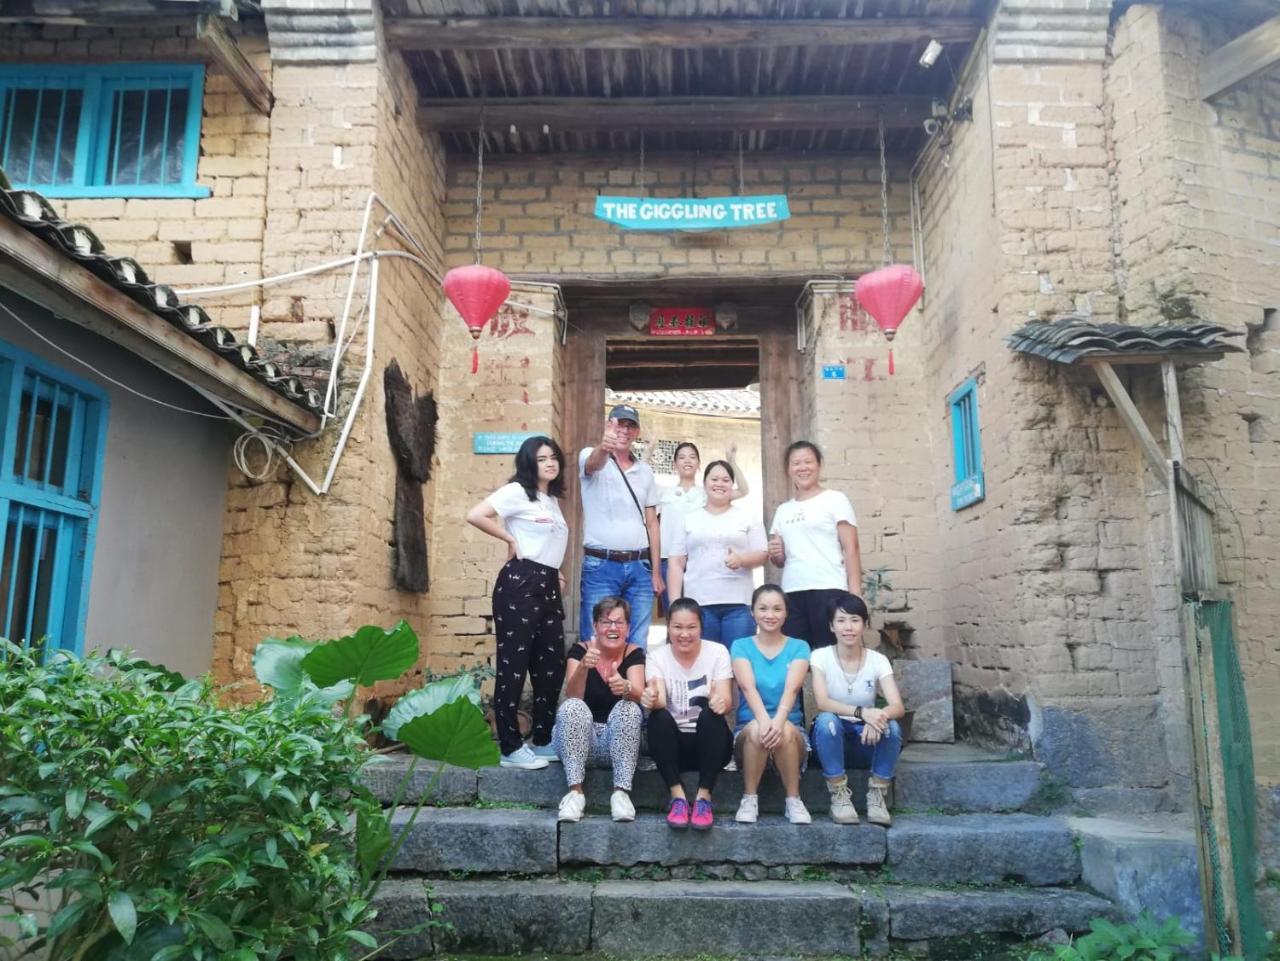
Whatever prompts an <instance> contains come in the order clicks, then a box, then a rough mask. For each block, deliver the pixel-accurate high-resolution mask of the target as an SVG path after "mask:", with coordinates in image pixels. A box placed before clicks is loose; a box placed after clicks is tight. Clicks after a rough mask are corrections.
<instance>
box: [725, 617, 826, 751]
mask: <svg viewBox="0 0 1280 961" xmlns="http://www.w3.org/2000/svg"><path fill="white" fill-rule="evenodd" d="M729 653H730V655H731V656H732V657H733V659H734V660H735V661H737V660H739V659H742V660H744V661H746V662H747V663H749V664H750V665H751V671H752V673H753V674H754V675H755V678H756V691H757V692H758V693H759V694H760V700H762V701H764V709H765V710H766V711H768V712H769V714H770V716H772V715H773V712H774V711H776V710H777V709H778V702H779V701H780V700H782V692H783V691H784V690H786V687H787V668H789V667H790V666H791V662H792V661H807V660H809V645H808V644H806V643H805V642H804V641H802V640H800V639H799V638H798V637H788V638H787V643H785V644H783V645H782V650H781V651H779V652H778V653H777V655H776V656H775V657H773V658H768V657H765V656H764V655H763V654H762V653H760V648H758V647H756V640H755V638H754V637H740V638H738V639H737V640H736V641H734V642H733V644H732V645H731V646H730V648H729ZM754 720H755V715H754V714H752V713H751V705H750V704H748V703H747V699H746V698H745V697H740V698H738V721H737V724H736V725H734V731H735V732H736V731H741V730H742V729H743V728H744V727H746V726H747V725H748V724H750V723H751V722H752V721H754ZM787 720H789V721H790V722H791V723H792V724H794V725H795V726H796V727H799V728H803V727H804V704H803V701H802V698H801V695H799V694H797V695H796V701H795V703H794V704H792V705H791V713H790V714H788V715H787Z"/></svg>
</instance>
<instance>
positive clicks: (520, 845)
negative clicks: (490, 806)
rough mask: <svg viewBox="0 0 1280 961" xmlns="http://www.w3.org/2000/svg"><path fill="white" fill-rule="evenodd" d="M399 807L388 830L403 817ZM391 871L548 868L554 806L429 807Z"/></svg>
mask: <svg viewBox="0 0 1280 961" xmlns="http://www.w3.org/2000/svg"><path fill="white" fill-rule="evenodd" d="M409 814H410V811H409V810H408V809H407V808H401V809H399V810H398V811H396V813H395V815H394V816H393V817H392V819H391V833H392V835H393V836H398V832H399V831H400V829H401V828H402V827H403V826H404V824H405V823H406V822H407V821H408V819H409ZM391 870H393V871H417V872H421V873H424V874H437V873H440V872H444V871H471V872H474V873H477V874H554V873H555V870H556V815H555V812H554V811H512V810H504V809H499V810H481V809H477V808H432V809H430V810H424V811H423V812H422V813H421V814H420V815H419V816H418V820H417V821H416V822H415V823H414V825H413V829H412V830H411V831H410V832H409V837H408V838H407V839H406V841H405V843H404V846H403V847H401V848H400V850H399V852H397V854H396V857H395V860H394V861H393V862H392V864H391Z"/></svg>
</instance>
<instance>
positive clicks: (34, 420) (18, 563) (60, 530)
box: [0, 341, 108, 652]
mask: <svg viewBox="0 0 1280 961" xmlns="http://www.w3.org/2000/svg"><path fill="white" fill-rule="evenodd" d="M107 407H108V402H107V397H106V395H105V394H104V393H103V392H102V391H101V390H100V389H99V388H97V387H96V386H94V385H93V384H90V383H87V382H85V381H82V380H80V379H79V378H75V377H72V376H70V375H69V374H66V373H63V372H62V371H60V370H58V369H57V368H54V367H50V366H48V365H47V364H45V363H44V362H43V361H40V360H37V359H36V358H34V357H32V356H30V355H29V354H26V353H24V352H23V351H20V350H18V349H17V348H15V347H11V346H10V345H8V344H5V343H4V342H2V341H0V636H3V637H7V638H8V639H9V640H11V641H14V642H16V643H20V644H24V645H35V646H44V647H46V648H50V649H52V648H63V649H67V650H73V651H76V652H79V651H81V650H82V649H83V645H84V622H85V614H86V612H87V611H88V602H89V571H90V566H91V562H92V559H93V542H94V534H95V531H96V528H97V518H98V502H99V497H100V494H101V485H102V459H103V453H104V451H105V448H106V431H107Z"/></svg>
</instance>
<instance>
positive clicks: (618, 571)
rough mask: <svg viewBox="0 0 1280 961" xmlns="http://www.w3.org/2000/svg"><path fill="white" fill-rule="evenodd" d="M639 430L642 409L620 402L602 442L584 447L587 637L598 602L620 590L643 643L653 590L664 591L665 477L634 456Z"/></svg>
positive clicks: (637, 640) (583, 625) (582, 622)
mask: <svg viewBox="0 0 1280 961" xmlns="http://www.w3.org/2000/svg"><path fill="white" fill-rule="evenodd" d="M639 434H640V415H639V414H638V413H637V412H636V409H635V408H634V407H631V406H629V405H627V404H618V405H617V406H616V407H614V408H613V409H612V410H611V411H609V418H608V420H606V421H605V425H604V436H603V437H602V438H601V439H600V444H599V446H597V447H586V448H583V450H582V451H581V452H580V453H579V454H578V468H579V470H578V474H579V481H580V482H581V484H582V543H583V549H582V554H583V556H582V582H581V585H580V587H581V589H580V590H579V592H578V593H579V596H580V600H581V607H580V614H579V618H578V627H579V630H580V631H581V634H582V641H583V643H584V644H585V643H586V642H587V641H589V640H591V638H592V636H593V631H594V625H593V624H592V623H591V609H592V608H593V607H594V606H595V604H596V602H597V601H599V600H600V599H601V598H605V597H621V598H623V599H625V600H626V601H627V603H628V604H630V605H631V634H630V636H629V637H628V640H629V641H630V643H632V644H635V645H637V646H639V647H641V648H644V647H645V646H646V643H647V641H648V638H649V621H650V620H651V619H652V617H653V597H654V595H655V594H658V593H661V591H662V572H661V569H660V567H659V565H658V557H659V543H658V511H657V505H658V485H657V483H656V482H655V481H654V477H653V471H652V469H650V467H649V465H648V464H644V463H641V462H640V461H637V460H636V459H635V458H634V457H632V456H631V444H632V443H633V442H634V441H635V440H636V438H637V437H638V436H639Z"/></svg>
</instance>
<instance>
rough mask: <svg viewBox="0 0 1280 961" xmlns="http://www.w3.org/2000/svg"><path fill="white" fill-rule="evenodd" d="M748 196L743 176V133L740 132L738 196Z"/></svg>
mask: <svg viewBox="0 0 1280 961" xmlns="http://www.w3.org/2000/svg"><path fill="white" fill-rule="evenodd" d="M746 194H747V190H746V188H745V187H744V186H743V176H742V131H738V196H739V197H745V196H746Z"/></svg>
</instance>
